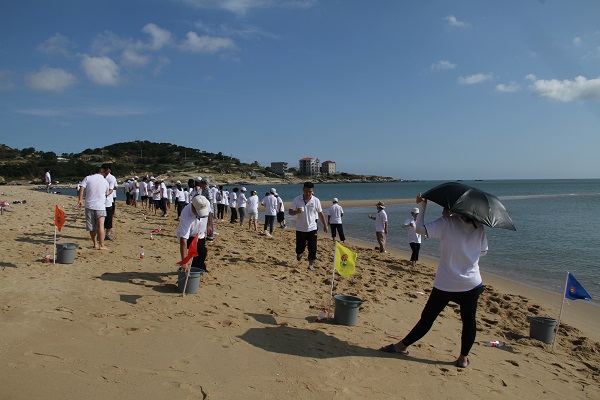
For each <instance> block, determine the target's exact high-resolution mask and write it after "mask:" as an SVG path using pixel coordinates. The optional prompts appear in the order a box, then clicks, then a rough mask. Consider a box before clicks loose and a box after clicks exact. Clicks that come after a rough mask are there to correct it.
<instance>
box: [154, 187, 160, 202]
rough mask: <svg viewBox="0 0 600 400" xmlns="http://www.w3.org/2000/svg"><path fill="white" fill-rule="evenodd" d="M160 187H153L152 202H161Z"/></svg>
mask: <svg viewBox="0 0 600 400" xmlns="http://www.w3.org/2000/svg"><path fill="white" fill-rule="evenodd" d="M160 198H161V196H160V186H156V185H153V188H152V200H160Z"/></svg>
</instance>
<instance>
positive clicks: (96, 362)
mask: <svg viewBox="0 0 600 400" xmlns="http://www.w3.org/2000/svg"><path fill="white" fill-rule="evenodd" d="M0 191H2V192H3V193H6V195H5V196H2V197H1V198H0V200H7V201H8V202H9V203H12V202H13V201H14V200H24V199H26V200H27V203H26V204H11V205H10V207H8V208H7V209H6V210H5V212H4V214H3V215H2V216H0V224H1V226H2V238H1V239H0V254H1V256H0V326H1V329H0V388H1V389H0V391H1V395H0V398H2V399H75V398H77V399H79V398H86V399H113V398H123V399H143V398H151V399H163V398H175V399H202V398H204V399H238V398H245V399H280V398H289V399H341V398H344V399H365V398H369V399H392V398H393V399H415V398H434V399H440V398H442V399H443V398H447V399H454V398H459V397H461V398H467V399H476V398H477V399H479V398H491V399H496V398H497V399H500V398H517V397H518V398H535V397H540V398H541V397H543V398H550V399H559V398H560V399H562V398H567V397H568V398H580V399H598V398H600V387H599V385H598V382H599V378H600V376H599V375H600V345H599V344H598V343H597V342H596V340H597V336H595V338H596V339H595V340H593V339H592V337H594V335H597V334H598V332H599V331H600V329H598V328H599V326H598V325H599V324H600V319H599V318H598V307H594V306H590V305H589V304H586V305H587V306H589V307H580V305H582V304H583V303H584V302H582V301H578V302H571V305H570V306H565V311H564V316H563V321H564V323H563V324H561V329H560V333H559V336H558V340H557V345H556V349H555V351H554V352H552V351H551V345H547V344H543V343H541V342H540V341H538V340H535V339H531V338H529V322H528V320H527V318H526V316H527V315H531V314H535V315H542V316H548V317H553V318H556V317H557V312H558V307H559V306H560V296H554V295H552V294H548V293H545V292H541V291H535V290H532V289H529V288H526V287H521V286H519V285H516V284H514V283H512V282H509V281H504V280H501V279H498V278H494V277H486V278H485V279H486V283H488V286H487V288H486V291H485V292H484V294H483V295H482V297H481V298H480V301H479V310H478V335H477V339H476V343H475V345H474V346H473V349H472V351H471V354H470V360H471V365H470V366H469V367H468V368H466V369H458V368H457V367H455V366H453V363H454V360H455V359H456V357H457V356H458V351H459V346H460V344H459V343H460V327H461V324H460V319H459V316H458V307H453V306H448V307H447V308H446V310H445V311H444V312H443V313H442V314H441V315H440V317H439V318H438V319H437V321H436V322H435V324H434V326H433V328H432V330H431V331H430V332H429V334H428V335H427V336H425V337H424V338H423V339H422V340H420V341H419V342H417V343H416V344H415V345H413V346H411V347H410V355H408V356H397V355H389V354H385V353H382V352H379V351H377V349H378V348H379V347H381V346H382V345H386V344H389V343H392V342H395V341H397V340H399V339H401V338H402V337H403V336H404V335H405V334H406V333H407V332H408V331H409V330H410V329H411V328H412V326H413V325H414V324H415V323H416V322H417V320H418V318H419V315H420V313H421V311H422V309H423V306H424V304H425V302H426V300H427V295H426V294H428V293H429V291H430V290H431V287H432V282H433V277H434V275H435V260H423V262H420V263H419V264H418V266H417V267H416V268H411V267H410V265H409V262H408V261H407V254H406V253H405V252H401V251H392V252H390V253H389V254H380V253H378V252H377V251H375V250H374V249H373V247H374V243H373V244H365V243H358V242H351V241H350V242H349V243H348V246H349V247H350V248H352V249H353V250H354V251H356V252H358V255H359V260H358V266H357V273H356V274H355V275H354V276H353V277H352V278H351V279H344V278H341V277H339V276H337V277H336V280H335V289H334V293H336V294H347V295H353V296H358V297H360V298H362V299H364V300H366V302H365V303H364V305H363V306H362V308H361V309H360V312H359V315H358V323H357V325H356V326H354V327H348V326H338V325H333V324H329V323H315V322H313V321H314V319H315V316H316V315H317V314H318V312H319V311H320V310H321V309H322V308H323V307H326V306H327V302H328V299H329V288H330V283H331V282H330V279H331V265H332V262H333V248H334V247H333V242H332V241H331V240H329V235H325V234H320V238H319V261H318V264H317V270H316V271H315V272H309V271H308V270H307V269H306V262H305V261H304V262H297V261H296V259H295V255H294V253H295V252H294V231H293V230H291V229H287V230H281V229H279V228H278V229H277V231H276V232H275V234H274V235H273V237H272V238H267V237H265V236H261V235H259V234H257V233H255V232H249V231H248V230H247V227H244V228H241V227H240V226H238V225H232V224H229V223H228V222H219V223H218V224H217V225H216V230H217V231H218V233H219V235H218V236H217V237H216V240H215V241H214V242H212V243H210V244H208V249H209V255H208V259H207V265H208V268H209V270H210V272H209V273H208V274H204V275H203V276H202V281H201V284H200V291H199V293H198V294H197V295H186V296H185V297H182V296H181V294H179V293H178V292H177V289H176V282H177V273H176V267H177V266H176V264H175V263H176V262H177V261H178V259H179V256H178V244H177V240H176V239H175V237H174V232H175V228H176V221H174V220H173V218H174V216H173V212H172V211H171V214H170V216H169V217H167V218H161V217H155V216H153V215H149V216H148V218H147V220H144V219H143V217H142V214H141V211H140V210H139V209H137V210H136V209H133V208H131V207H129V206H125V205H124V204H123V203H122V202H120V203H119V204H118V208H117V218H116V221H115V238H116V242H115V243H111V242H108V244H107V245H108V246H109V247H110V250H111V251H110V252H104V251H98V250H94V249H91V248H90V246H91V241H90V239H89V235H88V233H87V232H85V230H84V216H83V214H82V213H79V212H78V211H77V210H76V209H75V208H74V207H73V206H74V204H75V199H74V198H72V197H67V196H57V195H47V194H45V193H40V192H35V191H32V190H31V189H30V188H29V187H26V186H21V187H14V186H4V187H2V189H0ZM56 204H58V205H59V206H60V207H61V208H62V209H63V210H65V212H66V215H67V222H66V224H65V226H64V228H63V230H62V232H60V233H59V234H58V241H59V242H74V243H78V245H79V248H78V249H77V252H76V257H75V262H74V263H73V264H44V263H43V257H44V248H45V247H46V246H48V247H50V248H51V249H52V241H53V234H54V228H53V217H54V207H55V205H56ZM369 204H370V203H369ZM344 206H345V207H348V206H350V205H348V204H344ZM159 225H161V226H162V227H163V232H161V233H155V234H154V240H152V241H151V240H149V235H150V232H151V231H152V230H153V229H156V228H157V227H158V226H159ZM140 246H144V249H145V259H143V260H140V259H139V251H140ZM489 283H491V285H489ZM419 292H423V293H426V294H420V293H419ZM529 293H531V294H532V296H526V295H525V294H529ZM495 339H496V340H502V341H505V342H506V345H505V346H504V347H499V348H495V347H487V346H485V344H484V343H485V342H486V341H488V340H495Z"/></svg>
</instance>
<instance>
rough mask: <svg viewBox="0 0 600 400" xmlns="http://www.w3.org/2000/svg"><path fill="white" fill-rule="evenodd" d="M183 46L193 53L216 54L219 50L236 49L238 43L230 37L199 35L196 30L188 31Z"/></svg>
mask: <svg viewBox="0 0 600 400" xmlns="http://www.w3.org/2000/svg"><path fill="white" fill-rule="evenodd" d="M181 48H182V49H183V50H187V51H191V52H193V53H209V54H214V53H217V52H219V51H225V50H235V49H236V45H235V43H234V42H233V40H231V39H229V38H219V37H213V36H198V34H197V33H196V32H188V34H187V38H186V40H184V41H183V43H182V44H181Z"/></svg>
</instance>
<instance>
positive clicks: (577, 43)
mask: <svg viewBox="0 0 600 400" xmlns="http://www.w3.org/2000/svg"><path fill="white" fill-rule="evenodd" d="M573 46H575V47H581V46H583V39H581V37H579V36H577V37H576V38H574V39H573Z"/></svg>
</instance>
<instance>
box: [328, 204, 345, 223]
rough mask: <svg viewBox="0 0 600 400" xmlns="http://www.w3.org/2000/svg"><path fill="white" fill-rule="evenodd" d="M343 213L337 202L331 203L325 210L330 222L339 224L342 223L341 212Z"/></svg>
mask: <svg viewBox="0 0 600 400" xmlns="http://www.w3.org/2000/svg"><path fill="white" fill-rule="evenodd" d="M343 213H344V209H343V208H342V206H340V205H339V204H338V203H333V204H332V205H331V207H329V210H327V215H328V216H329V223H330V224H341V223H342V214H343Z"/></svg>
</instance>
